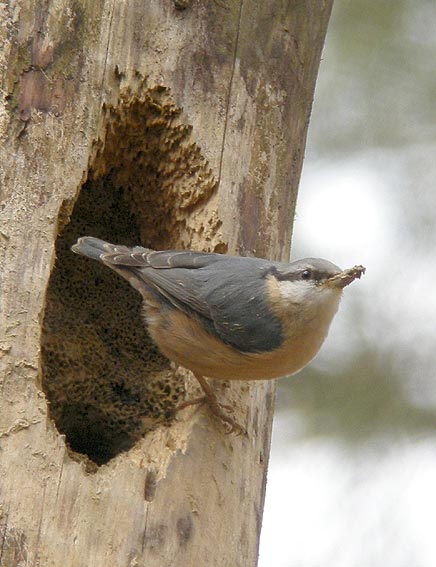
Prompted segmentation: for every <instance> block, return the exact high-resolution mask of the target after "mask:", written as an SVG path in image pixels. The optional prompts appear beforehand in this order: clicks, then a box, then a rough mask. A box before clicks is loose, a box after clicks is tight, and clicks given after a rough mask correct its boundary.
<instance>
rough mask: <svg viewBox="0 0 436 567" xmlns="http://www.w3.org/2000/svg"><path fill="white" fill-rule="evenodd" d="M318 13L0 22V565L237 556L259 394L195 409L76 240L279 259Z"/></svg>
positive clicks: (263, 411) (265, 446) (72, 2)
mask: <svg viewBox="0 0 436 567" xmlns="http://www.w3.org/2000/svg"><path fill="white" fill-rule="evenodd" d="M330 9H331V1H330V0H326V1H322V0H308V1H306V2H301V1H300V0H289V1H280V0H267V1H265V2H259V1H258V0H239V1H233V0H211V1H209V2H205V1H204V0H192V2H190V1H189V0H186V1H183V2H182V1H181V0H177V1H171V0H128V1H126V2H118V1H114V0H106V1H105V0H97V1H96V0H44V1H42V2H38V3H35V2H32V1H30V0H18V1H17V2H9V3H6V4H2V5H1V7H0V15H1V19H2V25H1V26H0V44H1V46H2V48H1V50H0V69H1V74H2V82H1V106H0V140H1V160H0V175H1V186H0V191H1V203H0V262H1V271H0V282H1V290H0V291H1V296H0V301H1V304H0V329H1V335H0V365H1V375H0V387H1V398H0V565H1V566H2V567H11V566H14V567H15V566H38V565H40V566H44V567H60V566H62V567H85V566H91V565H92V566H93V567H103V566H107V565H110V566H130V567H134V566H145V565H147V566H153V567H163V566H168V567H170V566H171V567H179V566H180V567H182V566H183V567H186V566H191V565H198V566H206V565H207V566H211V567H214V566H220V567H224V566H225V567H228V566H232V567H238V566H240V567H247V566H251V565H253V566H254V565H256V562H257V548H258V539H259V533H260V526H261V519H262V507H263V498H264V488H265V475H266V468H267V462H268V453H269V444H270V429H271V420H272V411H273V394H274V384H272V383H258V384H242V385H239V384H232V385H231V386H229V387H226V386H225V385H223V384H216V390H217V393H218V395H219V397H220V398H221V399H223V400H225V402H226V403H230V404H232V405H233V406H234V413H235V416H236V418H237V419H238V420H239V421H240V422H241V423H243V424H244V425H245V426H246V428H247V431H248V436H247V437H245V436H239V437H235V436H232V435H225V434H224V433H223V430H222V428H221V427H220V426H219V424H217V423H216V422H215V421H214V420H213V419H212V418H211V417H210V415H209V414H208V412H207V409H205V408H200V409H193V410H189V411H188V410H187V411H186V412H185V413H184V414H183V415H182V416H180V417H179V418H178V419H177V420H173V421H170V422H169V423H168V420H167V422H166V423H165V424H164V423H163V422H164V421H165V418H166V416H167V413H168V410H169V409H171V408H172V407H173V406H174V404H175V403H177V401H178V400H179V399H181V398H183V397H184V396H185V395H186V396H189V395H193V394H195V385H194V384H193V383H192V381H191V379H190V378H189V377H188V376H187V375H186V373H185V374H184V373H183V372H179V373H174V372H173V371H172V370H171V368H170V367H169V364H168V362H167V361H166V360H165V359H164V358H163V357H162V356H161V355H160V354H159V353H158V352H157V351H156V349H155V348H154V347H153V345H152V344H151V343H150V341H149V339H148V338H147V335H146V334H145V332H144V331H143V329H142V327H141V321H140V316H139V314H138V313H139V302H138V298H137V297H136V295H135V293H134V291H133V290H130V289H129V288H128V286H124V284H123V283H122V282H119V281H118V279H117V278H116V277H115V276H112V275H111V274H106V271H105V270H103V269H102V270H101V271H99V270H100V268H99V267H96V266H91V263H86V260H84V259H78V258H75V257H73V256H72V254H71V253H70V251H69V247H70V245H71V244H72V242H73V241H74V239H75V238H76V237H77V236H82V235H93V236H99V237H103V238H106V239H109V240H112V241H116V242H120V243H126V244H134V243H139V241H141V242H142V243H143V244H144V245H147V246H150V247H154V248H167V247H176V248H180V247H192V248H195V249H204V250H213V251H219V252H230V253H240V254H244V255H249V254H253V255H258V256H264V257H269V258H276V259H286V258H287V257H288V253H289V242H290V237H291V225H292V216H293V210H294V206H295V199H296V194H297V184H298V179H299V175H300V170H301V164H302V157H303V152H304V144H305V137H306V130H307V125H308V119H309V113H310V108H311V102H312V97H313V90H314V84H315V78H316V73H317V69H318V65H319V60H320V54H321V49H322V44H323V40H324V35H325V31H326V27H327V22H328V17H329V14H330Z"/></svg>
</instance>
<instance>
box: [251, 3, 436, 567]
mask: <svg viewBox="0 0 436 567" xmlns="http://www.w3.org/2000/svg"><path fill="white" fill-rule="evenodd" d="M435 62H436V4H435V2H434V0H429V1H426V0H409V1H406V0H395V2H394V1H392V0H372V1H369V2H368V0H353V1H352V2H350V1H349V0H336V1H335V6H334V9H333V14H332V19H331V22H330V26H329V30H328V34H327V41H326V45H325V50H324V55H323V60H322V63H321V68H320V75H319V79H318V84H317V91H316V95H315V103H314V109H313V114H312V119H311V124H310V130H309V138H308V145H307V151H306V160H305V165H304V171H303V176H302V180H301V184H300V190H299V201H298V204H297V215H296V220H295V225H294V238H293V244H292V257H293V258H294V259H295V258H300V257H305V256H318V257H324V258H326V259H329V260H331V261H332V262H334V263H336V264H338V265H339V266H341V267H343V268H346V267H351V266H353V265H354V264H363V265H365V266H366V267H367V274H366V275H365V276H364V277H363V278H362V280H361V281H357V282H355V283H353V284H352V285H351V286H350V287H349V288H346V290H345V293H344V298H343V300H342V304H341V308H340V311H339V313H338V315H337V317H336V319H335V321H334V322H333V325H332V328H331V331H330V336H329V338H328V339H327V342H326V343H325V345H324V347H323V349H322V351H321V353H320V354H319V355H318V356H317V358H316V359H315V361H314V362H312V364H311V365H310V366H309V367H308V368H306V369H305V370H304V371H303V372H301V373H300V374H299V375H298V376H295V377H293V378H292V379H288V380H281V381H280V382H279V384H278V395H277V409H276V416H275V424H274V431H273V448H272V455H271V461H270V470H269V475H268V484H267V496H266V506H265V515H264V524H263V532H262V538H261V548H260V562H259V567H403V566H404V567H434V565H436V532H435V529H436V341H435V337H436V292H435V289H434V287H435V283H436V259H435V248H436V211H435V205H436V191H435V185H436V73H435Z"/></svg>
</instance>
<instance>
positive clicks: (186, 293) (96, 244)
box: [72, 236, 228, 318]
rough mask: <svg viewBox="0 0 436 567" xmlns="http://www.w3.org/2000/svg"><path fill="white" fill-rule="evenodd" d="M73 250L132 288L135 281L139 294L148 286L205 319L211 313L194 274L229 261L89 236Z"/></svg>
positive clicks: (198, 253) (195, 253)
mask: <svg viewBox="0 0 436 567" xmlns="http://www.w3.org/2000/svg"><path fill="white" fill-rule="evenodd" d="M72 250H73V252H75V253H77V254H81V255H83V256H87V257H89V258H92V259H94V260H100V261H101V262H102V263H103V264H105V265H106V266H108V267H110V268H112V269H113V270H114V271H116V272H117V273H118V274H120V275H121V276H123V277H124V278H126V279H127V280H128V281H129V282H130V283H132V285H133V281H135V280H136V281H135V284H134V287H135V288H136V289H138V290H139V291H141V285H142V287H143V286H144V285H145V286H146V288H149V289H151V291H152V292H154V293H158V294H159V295H161V296H163V297H164V298H165V299H166V300H167V301H169V302H170V303H171V304H173V305H174V306H176V307H177V308H179V309H181V310H182V311H185V312H192V311H194V312H197V313H198V314H199V315H201V316H203V317H206V318H210V317H211V314H210V309H209V306H208V304H207V302H206V301H205V300H204V299H201V297H200V296H199V293H198V291H199V290H198V285H199V283H200V281H199V280H198V278H196V277H195V275H194V274H195V273H196V272H197V270H198V269H199V268H204V267H207V266H209V265H211V264H214V263H216V262H219V261H220V260H225V259H227V258H228V257H227V256H224V255H222V254H214V253H207V252H194V251H192V250H186V251H185V250H165V251H154V250H150V249H149V248H143V247H141V246H135V247H134V248H129V247H127V246H123V245H118V244H111V243H109V242H105V241H104V240H100V239H98V238H94V237H90V236H85V237H82V238H79V240H78V241H77V243H76V244H75V245H74V246H73V247H72ZM132 278H133V281H132Z"/></svg>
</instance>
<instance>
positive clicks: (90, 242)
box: [71, 236, 118, 260]
mask: <svg viewBox="0 0 436 567" xmlns="http://www.w3.org/2000/svg"><path fill="white" fill-rule="evenodd" d="M117 248H118V247H117V246H115V245H114V244H111V243H110V242H105V241H104V240H100V239H99V238H94V237H93V236H83V237H82V238H79V240H78V241H77V242H76V244H74V245H73V246H71V250H72V251H73V252H75V253H76V254H81V255H82V256H87V257H88V258H92V259H93V260H101V257H102V256H103V255H104V254H111V253H113V252H116V251H117Z"/></svg>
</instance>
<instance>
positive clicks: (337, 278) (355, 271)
mask: <svg viewBox="0 0 436 567" xmlns="http://www.w3.org/2000/svg"><path fill="white" fill-rule="evenodd" d="M365 270H366V268H364V267H363V266H354V267H353V268H349V269H348V270H344V271H342V272H340V273H339V274H336V275H334V276H332V277H331V278H329V279H328V280H326V281H325V282H324V285H326V286H327V287H336V288H344V287H345V286H347V285H349V284H350V283H351V282H354V280H356V279H360V277H361V276H362V275H363V274H364V273H365Z"/></svg>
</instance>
